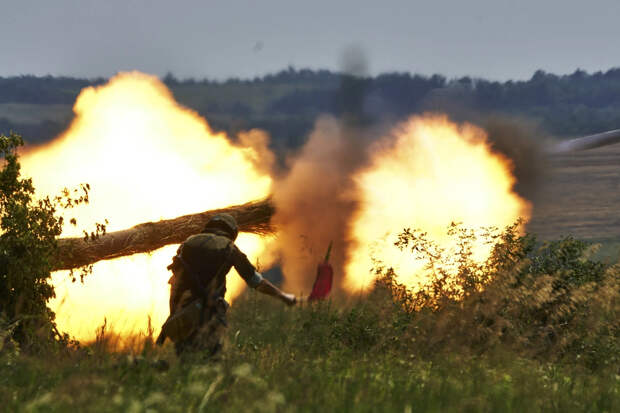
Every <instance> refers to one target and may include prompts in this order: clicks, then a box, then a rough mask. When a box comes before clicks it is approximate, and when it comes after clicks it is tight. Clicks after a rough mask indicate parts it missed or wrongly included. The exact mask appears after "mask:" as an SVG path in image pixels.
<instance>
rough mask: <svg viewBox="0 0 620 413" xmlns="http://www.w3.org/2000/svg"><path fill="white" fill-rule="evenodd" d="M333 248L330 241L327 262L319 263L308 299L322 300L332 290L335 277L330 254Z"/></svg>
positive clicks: (326, 256)
mask: <svg viewBox="0 0 620 413" xmlns="http://www.w3.org/2000/svg"><path fill="white" fill-rule="evenodd" d="M331 250H332V243H331V242H330V243H329V248H327V254H326V255H325V262H322V263H320V264H319V265H318V267H317V269H316V280H314V285H313V286H312V292H311V293H310V295H309V296H308V301H314V300H322V299H324V298H325V297H327V296H328V295H329V292H330V291H331V290H332V280H333V278H334V269H333V268H332V265H331V264H330V263H329V262H328V261H329V254H330V253H331Z"/></svg>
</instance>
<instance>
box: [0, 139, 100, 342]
mask: <svg viewBox="0 0 620 413" xmlns="http://www.w3.org/2000/svg"><path fill="white" fill-rule="evenodd" d="M22 144H23V140H22V138H21V136H19V135H17V134H14V133H11V134H9V135H8V136H5V135H0V155H1V156H2V158H3V159H4V164H3V167H2V170H0V321H1V322H0V324H2V322H4V323H5V324H7V325H10V326H12V327H11V330H10V331H11V333H12V334H11V339H14V340H16V342H17V343H19V344H20V345H21V346H22V347H24V349H28V350H35V349H37V348H40V347H41V346H44V345H45V344H46V343H49V342H53V341H55V340H58V339H63V340H64V339H66V337H64V336H62V335H61V334H59V333H58V331H57V330H56V328H55V325H54V322H53V320H54V314H53V313H52V311H51V310H50V309H49V308H48V307H47V301H48V300H49V299H50V298H52V297H54V289H53V287H52V286H51V285H50V284H49V278H50V273H51V270H52V268H53V264H54V260H55V259H56V258H57V257H56V247H57V243H56V238H57V237H58V236H59V235H60V233H61V232H62V225H63V219H62V217H59V216H58V215H57V212H58V209H59V208H72V207H74V206H76V205H79V204H82V203H86V202H88V189H89V188H88V186H87V185H83V186H82V187H81V189H80V190H74V191H69V190H64V191H63V193H62V194H61V195H60V196H57V197H55V198H49V197H45V198H41V199H36V197H35V190H34V187H33V184H32V180H31V179H27V178H23V177H21V175H20V164H19V161H18V154H17V148H18V147H19V146H20V145H22ZM0 328H1V327H0ZM4 331H5V332H6V331H8V330H4ZM5 340H8V337H5Z"/></svg>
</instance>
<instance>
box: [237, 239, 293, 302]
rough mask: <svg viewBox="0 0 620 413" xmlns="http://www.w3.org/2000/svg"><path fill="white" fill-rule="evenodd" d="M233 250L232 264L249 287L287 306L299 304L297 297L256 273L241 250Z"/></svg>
mask: <svg viewBox="0 0 620 413" xmlns="http://www.w3.org/2000/svg"><path fill="white" fill-rule="evenodd" d="M232 248H233V250H232V264H233V266H234V267H235V269H236V270H237V272H238V273H239V275H240V276H241V278H243V279H244V280H245V282H246V283H247V284H248V286H249V287H251V288H255V289H256V290H257V291H259V292H261V293H263V294H266V295H270V296H272V297H275V298H278V299H280V300H282V301H283V302H284V303H285V304H287V305H295V304H296V303H297V302H298V300H297V297H295V295H293V294H287V293H285V292H283V291H282V290H280V289H279V288H278V287H276V286H275V285H273V284H272V283H270V282H269V281H267V280H266V279H264V278H263V276H262V275H261V274H260V273H259V272H257V271H256V268H255V267H254V266H253V265H252V264H251V263H250V261H249V260H248V258H247V257H246V255H245V254H244V253H242V252H241V251H240V250H239V248H237V247H236V246H233V247H232Z"/></svg>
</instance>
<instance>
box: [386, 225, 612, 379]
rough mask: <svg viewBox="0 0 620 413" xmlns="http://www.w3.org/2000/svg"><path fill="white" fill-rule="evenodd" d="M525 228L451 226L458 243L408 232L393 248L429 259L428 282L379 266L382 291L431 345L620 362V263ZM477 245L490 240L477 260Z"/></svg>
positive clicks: (422, 341)
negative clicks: (410, 281)
mask: <svg viewBox="0 0 620 413" xmlns="http://www.w3.org/2000/svg"><path fill="white" fill-rule="evenodd" d="M519 225H520V223H516V224H515V225H513V226H511V227H508V228H507V229H506V230H505V231H504V232H502V233H500V232H498V231H497V230H494V229H486V230H485V231H483V232H482V233H476V232H474V231H472V230H467V229H463V228H462V227H460V226H459V225H456V224H453V225H452V226H451V227H450V229H449V231H448V234H449V235H450V236H452V237H453V239H454V243H453V245H454V246H455V247H454V248H452V249H444V248H441V247H439V246H438V245H437V244H435V243H434V242H433V241H431V240H429V239H428V238H427V237H426V234H424V233H421V232H419V231H411V230H409V229H406V230H404V231H403V232H402V233H401V234H400V235H399V238H398V241H397V242H396V245H397V246H399V247H400V248H401V249H403V250H407V251H409V252H411V253H412V254H414V256H415V258H416V259H419V260H423V261H424V262H425V264H426V265H425V268H426V271H428V272H429V275H430V280H431V281H430V282H428V283H427V284H425V285H423V286H421V287H420V288H419V289H417V290H411V289H408V288H407V287H405V286H404V285H402V284H399V283H398V282H397V274H396V273H395V272H394V270H393V269H391V268H385V267H381V266H378V267H377V268H376V271H377V272H378V273H379V274H381V275H382V277H381V278H380V280H379V282H378V285H379V288H386V289H387V290H389V291H390V292H391V294H392V297H393V298H394V300H395V301H396V302H397V303H398V304H399V305H400V306H401V307H402V308H403V309H404V310H405V311H407V312H408V313H409V314H410V315H411V317H412V320H413V321H412V327H411V328H412V329H414V330H415V334H416V337H417V339H418V343H419V344H421V345H422V347H423V350H425V351H427V352H433V351H438V349H440V348H441V347H442V346H443V347H445V348H446V349H450V350H456V349H463V348H467V349H468V351H474V352H480V351H487V350H490V349H493V348H499V347H500V345H501V347H502V348H504V349H505V348H506V345H508V346H509V347H511V348H513V349H515V350H517V351H518V352H521V353H524V355H529V356H534V357H545V358H551V359H567V358H568V359H571V360H579V359H582V360H584V361H585V362H586V364H587V365H589V366H590V367H597V366H598V365H601V364H602V365H614V364H615V365H617V364H618V363H620V347H619V345H618V343H619V342H620V321H619V320H620V266H618V265H616V266H610V267H606V266H605V265H604V264H602V263H600V262H596V261H592V260H590V259H589V258H588V256H589V253H590V252H591V250H592V248H591V246H589V245H588V244H587V243H584V242H582V241H578V240H575V239H573V238H571V237H567V238H564V239H562V240H559V241H554V242H550V243H545V244H543V245H539V244H538V243H537V242H536V239H535V238H534V237H533V236H531V235H524V236H520V235H518V229H519ZM480 242H483V243H489V244H491V245H493V249H492V253H491V254H490V256H489V258H488V259H487V260H485V261H484V262H476V261H475V260H474V259H473V258H472V257H473V252H472V251H473V246H474V245H476V244H477V243H480Z"/></svg>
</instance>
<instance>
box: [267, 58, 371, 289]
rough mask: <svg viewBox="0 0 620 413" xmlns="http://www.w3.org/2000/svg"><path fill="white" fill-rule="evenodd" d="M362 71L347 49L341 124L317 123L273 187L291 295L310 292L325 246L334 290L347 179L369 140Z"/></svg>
mask: <svg viewBox="0 0 620 413" xmlns="http://www.w3.org/2000/svg"><path fill="white" fill-rule="evenodd" d="M366 70H367V64H366V59H365V57H364V54H363V52H362V51H361V50H360V49H359V48H350V49H347V50H346V51H345V53H344V54H343V75H342V79H341V87H340V93H339V94H338V98H337V100H338V101H337V105H338V107H339V109H340V110H339V112H340V113H341V116H340V118H334V117H332V116H324V117H321V118H320V119H319V120H318V121H317V122H316V125H315V128H314V131H313V132H312V134H311V135H310V137H309V139H308V142H307V143H306V144H305V145H304V147H303V148H302V149H301V151H300V152H299V153H298V154H296V155H294V156H291V157H290V158H289V159H288V161H287V164H288V171H287V173H285V174H284V175H283V176H282V177H281V178H280V179H278V180H277V181H276V185H275V190H274V194H273V200H274V203H275V206H276V214H275V216H274V218H273V222H274V224H275V225H276V227H277V228H278V229H279V234H280V235H279V239H278V243H279V246H280V249H281V253H282V257H281V265H282V270H283V272H284V278H285V283H286V287H287V288H290V289H292V290H293V291H296V292H300V291H303V292H308V291H309V290H310V288H311V287H312V282H313V280H314V276H315V272H316V265H317V264H318V263H319V261H320V260H322V259H323V257H324V255H325V252H326V250H327V247H328V245H329V243H330V241H333V242H334V246H333V250H332V255H331V259H330V261H331V262H332V264H333V266H334V269H335V272H336V280H335V284H336V288H337V287H338V283H339V278H338V277H340V279H341V277H342V274H343V266H344V263H345V248H346V245H345V242H344V240H345V239H346V235H347V225H348V222H349V221H350V218H351V214H352V213H353V211H355V209H356V201H355V199H354V197H353V196H352V194H351V193H350V191H351V188H352V187H353V182H352V176H353V174H354V172H355V171H357V170H358V169H359V168H360V167H362V166H364V165H365V164H366V161H367V154H368V151H367V148H368V145H369V143H370V142H372V136H373V134H372V133H370V132H369V131H368V129H369V128H370V125H369V124H368V122H367V121H366V120H365V117H364V113H363V102H364V95H365V90H366V85H367V82H368V80H367V78H366V77H365V75H366Z"/></svg>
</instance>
